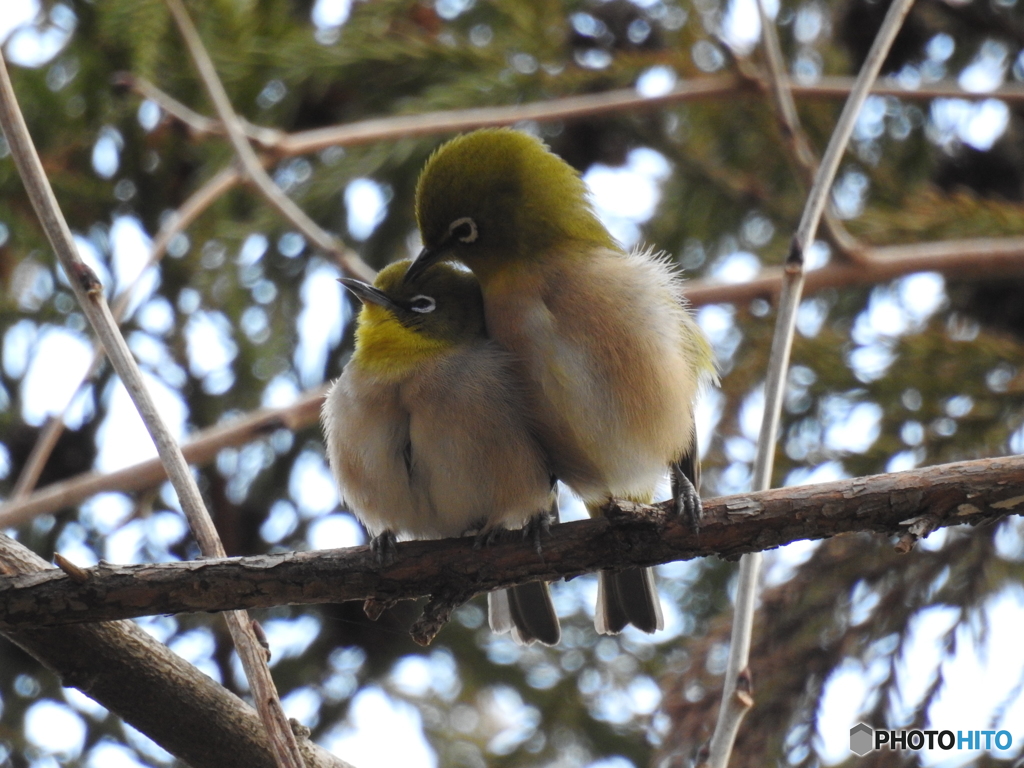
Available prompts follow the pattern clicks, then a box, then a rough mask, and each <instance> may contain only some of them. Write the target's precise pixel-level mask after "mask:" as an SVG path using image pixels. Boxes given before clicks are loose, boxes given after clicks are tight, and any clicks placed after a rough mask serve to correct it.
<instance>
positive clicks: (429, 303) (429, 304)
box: [409, 294, 437, 315]
mask: <svg viewBox="0 0 1024 768" xmlns="http://www.w3.org/2000/svg"><path fill="white" fill-rule="evenodd" d="M417 301H422V302H426V303H425V304H424V305H423V306H422V307H414V306H413V304H415V303H416V302H417ZM436 306H437V302H435V301H434V300H433V299H432V298H431V297H430V296H424V295H423V294H420V295H419V296H413V297H412V300H411V301H410V302H409V309H411V310H412V311H413V312H419V313H420V314H423V315H425V314H427V313H428V312H433V311H434V308H435V307H436Z"/></svg>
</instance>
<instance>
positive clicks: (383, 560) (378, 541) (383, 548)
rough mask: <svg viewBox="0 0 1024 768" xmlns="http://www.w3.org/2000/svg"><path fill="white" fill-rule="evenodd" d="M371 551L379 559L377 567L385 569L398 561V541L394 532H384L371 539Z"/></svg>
mask: <svg viewBox="0 0 1024 768" xmlns="http://www.w3.org/2000/svg"><path fill="white" fill-rule="evenodd" d="M370 551H371V552H372V553H373V555H374V557H376V558H377V565H378V566H379V567H381V568H385V567H387V566H389V565H391V564H392V563H393V562H395V560H397V559H398V539H396V538H395V532H394V531H384V532H383V533H380V534H377V535H376V536H374V537H373V538H372V539H370Z"/></svg>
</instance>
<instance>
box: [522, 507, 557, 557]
mask: <svg viewBox="0 0 1024 768" xmlns="http://www.w3.org/2000/svg"><path fill="white" fill-rule="evenodd" d="M551 518H552V515H551V513H550V512H548V511H544V512H538V513H537V514H536V515H534V516H533V517H531V518H530V519H529V520H527V521H526V525H524V526H523V538H524V539H532V540H533V548H534V549H535V550H536V552H537V554H538V555H539V554H540V553H541V541H542V540H543V537H545V536H547V535H548V534H550V533H551Z"/></svg>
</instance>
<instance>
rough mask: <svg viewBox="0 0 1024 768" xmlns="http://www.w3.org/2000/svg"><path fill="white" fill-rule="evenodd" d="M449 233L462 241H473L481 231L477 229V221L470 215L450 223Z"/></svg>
mask: <svg viewBox="0 0 1024 768" xmlns="http://www.w3.org/2000/svg"><path fill="white" fill-rule="evenodd" d="M448 234H449V235H450V236H451V237H454V238H455V239H456V240H458V241H459V242H460V243H472V242H473V241H474V240H476V239H477V237H478V236H479V233H478V232H477V230H476V222H475V221H473V220H472V219H471V218H469V216H463V217H462V218H461V219H456V220H455V221H453V222H452V223H451V224H450V225H448Z"/></svg>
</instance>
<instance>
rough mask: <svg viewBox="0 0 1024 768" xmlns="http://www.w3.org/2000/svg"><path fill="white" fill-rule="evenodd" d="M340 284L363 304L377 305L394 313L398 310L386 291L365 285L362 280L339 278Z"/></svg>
mask: <svg viewBox="0 0 1024 768" xmlns="http://www.w3.org/2000/svg"><path fill="white" fill-rule="evenodd" d="M338 282H339V283H341V284H342V285H344V286H345V287H346V288H348V289H349V290H350V291H352V294H353V295H354V296H355V297H356V298H357V299H359V300H360V301H361V302H363V304H376V305H377V306H380V307H384V308H385V309H390V310H392V311H394V310H396V309H398V306H397V305H396V304H395V302H393V301H392V300H391V298H390V297H389V296H388V295H387V294H386V293H384V291H381V290H379V289H377V288H374V287H373V286H372V285H370V284H369V283H364V282H363V281H362V280H354V279H352V278H351V277H339V278H338Z"/></svg>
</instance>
